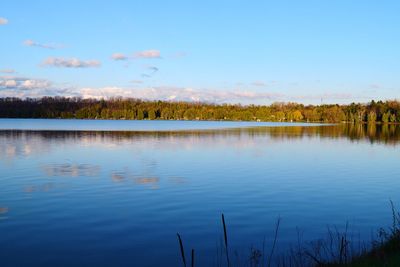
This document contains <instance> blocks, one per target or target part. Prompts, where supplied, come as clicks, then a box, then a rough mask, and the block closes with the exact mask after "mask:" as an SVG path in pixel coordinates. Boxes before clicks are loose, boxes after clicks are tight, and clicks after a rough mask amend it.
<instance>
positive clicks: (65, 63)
mask: <svg viewBox="0 0 400 267" xmlns="http://www.w3.org/2000/svg"><path fill="white" fill-rule="evenodd" d="M42 65H43V66H52V67H59V68H90V67H100V65H101V62H100V61H98V60H80V59H78V58H60V57H49V58H47V59H46V60H45V61H44V62H43V63H42Z"/></svg>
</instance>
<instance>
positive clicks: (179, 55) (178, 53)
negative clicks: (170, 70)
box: [171, 52, 187, 58]
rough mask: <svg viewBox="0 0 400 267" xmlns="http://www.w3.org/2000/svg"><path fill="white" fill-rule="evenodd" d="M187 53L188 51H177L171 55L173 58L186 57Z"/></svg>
mask: <svg viewBox="0 0 400 267" xmlns="http://www.w3.org/2000/svg"><path fill="white" fill-rule="evenodd" d="M186 56H187V53H186V52H176V53H174V54H172V55H171V57H172V58H183V57H186Z"/></svg>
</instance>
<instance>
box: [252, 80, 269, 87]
mask: <svg viewBox="0 0 400 267" xmlns="http://www.w3.org/2000/svg"><path fill="white" fill-rule="evenodd" d="M251 85H253V86H258V87H265V86H267V84H266V83H265V82H263V81H254V82H252V83H251Z"/></svg>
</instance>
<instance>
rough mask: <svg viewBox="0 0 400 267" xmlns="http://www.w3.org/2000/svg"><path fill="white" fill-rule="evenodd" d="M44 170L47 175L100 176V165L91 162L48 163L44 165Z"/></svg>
mask: <svg viewBox="0 0 400 267" xmlns="http://www.w3.org/2000/svg"><path fill="white" fill-rule="evenodd" d="M43 171H44V172H45V173H46V175H47V176H70V177H80V176H98V175H99V173H100V166H98V165H90V164H70V163H64V164H48V165H45V166H43Z"/></svg>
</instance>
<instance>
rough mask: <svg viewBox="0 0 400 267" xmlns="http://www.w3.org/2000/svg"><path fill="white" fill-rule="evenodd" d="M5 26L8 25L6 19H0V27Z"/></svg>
mask: <svg viewBox="0 0 400 267" xmlns="http://www.w3.org/2000/svg"><path fill="white" fill-rule="evenodd" d="M6 24H8V19H6V18H1V17H0V25H6Z"/></svg>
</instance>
